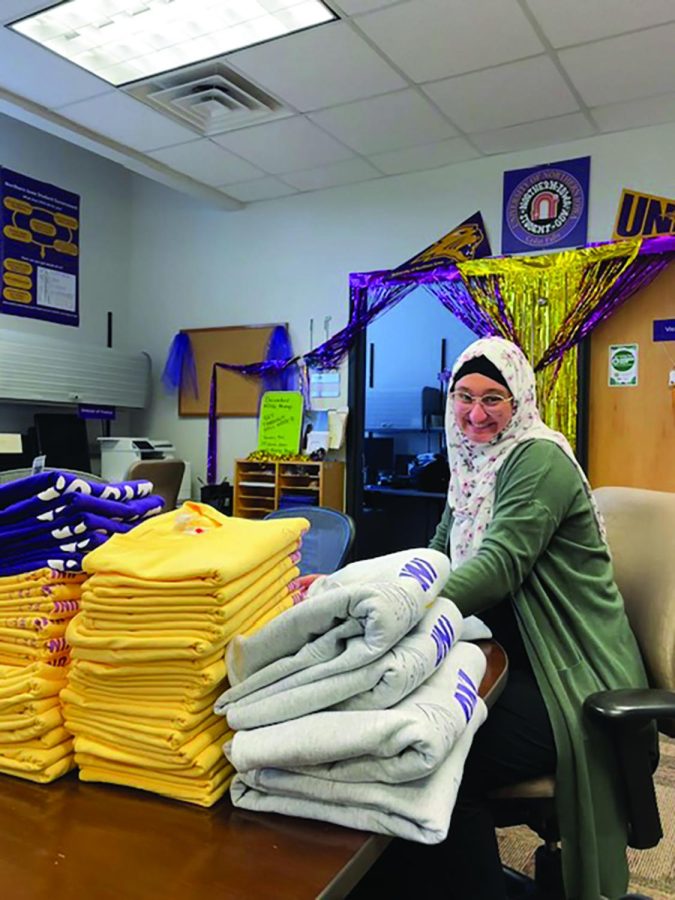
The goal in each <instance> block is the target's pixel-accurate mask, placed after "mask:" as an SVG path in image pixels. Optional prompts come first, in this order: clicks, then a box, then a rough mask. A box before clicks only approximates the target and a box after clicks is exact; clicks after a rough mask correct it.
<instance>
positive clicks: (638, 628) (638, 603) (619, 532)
mask: <svg viewBox="0 0 675 900" xmlns="http://www.w3.org/2000/svg"><path fill="white" fill-rule="evenodd" d="M593 494H594V496H595V499H596V501H597V503H598V506H599V508H600V512H601V513H602V515H603V517H604V519H605V525H606V527H607V539H608V542H609V546H610V550H611V551H612V561H613V564H614V577H615V578H616V583H617V584H618V586H619V590H620V591H621V594H622V596H623V598H624V602H625V604H626V613H627V615H628V619H629V621H630V624H631V627H632V629H633V631H634V632H635V636H636V638H637V641H638V644H639V645H640V650H641V652H642V656H643V659H644V661H645V665H646V666H647V670H648V672H649V675H650V680H651V683H652V685H653V686H654V687H658V688H665V689H667V690H671V691H672V690H675V552H674V551H673V536H674V535H675V494H672V493H665V492H661V491H648V490H643V489H641V488H629V487H602V488H597V489H596V490H595V491H593Z"/></svg>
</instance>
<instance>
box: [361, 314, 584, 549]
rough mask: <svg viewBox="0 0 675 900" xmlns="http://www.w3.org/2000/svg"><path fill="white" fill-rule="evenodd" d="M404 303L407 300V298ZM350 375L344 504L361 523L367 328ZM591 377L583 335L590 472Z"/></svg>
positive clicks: (580, 449)
mask: <svg viewBox="0 0 675 900" xmlns="http://www.w3.org/2000/svg"><path fill="white" fill-rule="evenodd" d="M404 302H405V301H404ZM348 362H349V375H348V382H347V385H348V387H347V403H348V406H349V417H348V419H347V446H346V453H345V459H346V464H347V471H346V493H345V507H346V510H347V512H348V513H349V515H350V516H351V517H352V518H353V519H354V521H355V522H358V518H359V513H360V511H361V508H362V506H363V471H362V460H363V446H364V433H365V422H366V329H365V328H364V329H362V330H361V331H360V332H359V333H358V335H357V336H356V340H355V341H354V344H353V346H352V348H351V350H350V351H349V357H348ZM590 377H591V339H590V336H589V337H586V338H584V340H583V341H581V343H580V344H579V345H578V348H577V411H576V419H577V449H576V456H577V459H578V461H579V465H580V466H581V468H582V469H583V470H584V472H588V437H589V413H590V410H589V408H588V398H589V395H590ZM358 537H359V533H358V528H357V531H356V548H357V550H358Z"/></svg>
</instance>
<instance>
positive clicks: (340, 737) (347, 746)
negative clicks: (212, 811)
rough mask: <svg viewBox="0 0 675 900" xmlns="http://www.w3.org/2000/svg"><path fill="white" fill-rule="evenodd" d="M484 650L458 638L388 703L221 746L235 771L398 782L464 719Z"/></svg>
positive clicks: (427, 764)
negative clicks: (423, 676) (425, 674)
mask: <svg viewBox="0 0 675 900" xmlns="http://www.w3.org/2000/svg"><path fill="white" fill-rule="evenodd" d="M485 667H486V660H485V656H484V654H483V652H482V650H480V648H478V647H476V646H475V645H474V644H468V643H464V642H462V641H460V642H459V643H457V644H456V645H455V646H454V647H453V649H452V650H451V651H450V652H449V653H448V654H447V655H446V657H445V659H444V660H443V662H442V663H441V665H439V667H438V669H437V670H436V671H435V672H434V674H433V675H432V676H431V677H430V678H429V679H428V680H427V681H425V682H424V683H423V684H421V685H420V686H419V687H417V688H416V689H415V690H414V691H413V692H412V693H411V694H409V695H408V696H407V697H406V698H405V699H404V700H401V701H400V702H399V703H398V704H397V705H396V706H394V707H392V708H391V709H384V710H354V711H350V710H346V711H336V712H330V711H329V712H319V713H313V714H312V715H309V716H303V717H302V718H299V719H294V720H292V721H289V722H281V723H279V724H277V725H267V726H265V727H264V728H254V729H252V730H251V731H238V732H237V733H236V734H235V735H234V738H233V739H232V740H231V741H230V742H228V743H227V744H226V745H225V748H224V749H225V753H226V755H227V757H228V759H229V760H230V762H231V763H232V765H233V766H234V767H235V769H237V771H239V772H247V771H249V770H251V769H260V768H262V767H266V768H269V767H273V768H276V769H287V770H292V771H295V772H300V773H304V774H308V775H309V774H311V775H312V776H313V777H314V778H315V779H318V778H326V779H330V780H335V781H349V782H368V781H379V782H386V783H392V784H395V783H399V782H404V781H413V780H416V779H419V778H422V777H424V776H426V775H429V774H430V773H431V772H433V771H435V770H436V769H437V768H438V767H439V766H440V765H441V763H442V762H443V760H444V759H445V758H446V756H447V755H448V753H449V752H450V750H451V749H452V747H453V746H454V744H455V743H456V741H457V740H458V738H459V736H460V735H461V734H462V732H463V731H464V729H465V728H466V726H467V724H468V722H469V721H470V720H471V718H472V716H473V714H474V711H475V709H476V706H477V705H478V687H479V685H480V682H481V679H482V677H483V675H484V673H485Z"/></svg>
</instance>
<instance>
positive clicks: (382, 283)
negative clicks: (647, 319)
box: [206, 236, 675, 484]
mask: <svg viewBox="0 0 675 900" xmlns="http://www.w3.org/2000/svg"><path fill="white" fill-rule="evenodd" d="M589 246H602V244H592V245H589ZM672 258H675V236H674V237H670V236H664V237H658V238H651V239H648V240H645V241H643V243H642V246H641V248H640V252H639V255H638V256H637V258H636V259H635V260H634V262H633V263H632V264H631V266H629V268H628V269H627V270H626V271H625V272H624V273H623V274H622V275H621V276H620V277H619V278H618V279H617V281H616V282H615V283H614V284H613V285H612V287H611V288H610V289H609V290H608V291H607V292H606V294H605V296H604V298H603V300H602V301H601V303H600V304H599V305H598V306H597V307H596V308H595V309H594V310H593V311H592V312H591V313H590V315H589V316H588V317H587V318H586V319H584V320H583V321H582V323H581V325H580V327H579V328H577V329H576V330H575V332H574V333H573V334H572V335H570V336H569V337H568V338H567V340H566V341H565V342H564V343H563V344H561V345H560V346H558V345H553V346H552V347H551V348H550V350H549V351H548V352H547V354H546V355H545V356H544V357H543V358H542V359H541V360H540V361H539V363H538V364H537V369H541V368H543V367H544V366H545V365H550V364H551V363H553V362H555V361H557V360H559V359H560V358H561V357H562V356H563V355H564V354H565V353H566V352H567V351H568V350H569V349H570V348H571V347H573V346H574V345H575V344H578V343H579V342H580V341H582V340H583V339H584V338H585V337H586V336H587V335H588V334H589V333H590V332H591V331H592V329H593V328H595V326H596V325H597V324H598V323H599V322H601V321H603V320H604V319H605V318H607V317H608V316H609V315H611V313H612V312H614V310H616V309H618V307H619V306H621V304H622V303H625V301H626V300H628V299H629V298H630V297H631V296H632V295H633V294H634V293H635V292H636V291H638V290H640V289H641V288H643V287H645V286H646V285H647V284H649V283H650V281H652V279H653V278H655V277H656V276H657V275H658V274H659V272H660V271H662V270H663V269H664V268H665V267H666V265H667V264H668V263H669V262H670V260H671V259H672ZM349 285H350V316H349V322H348V323H347V325H346V326H345V327H344V328H343V329H342V330H341V331H338V332H336V334H334V335H333V337H331V338H330V339H329V340H328V341H325V342H324V343H323V344H321V345H320V346H319V347H316V348H315V349H313V350H311V351H310V352H309V353H307V354H305V355H304V361H305V363H306V364H307V365H308V366H310V367H312V368H316V369H334V368H337V366H339V365H340V363H341V362H342V360H343V359H344V358H345V357H346V356H347V354H348V353H349V351H350V349H351V348H352V346H353V345H354V342H355V340H356V338H357V336H358V334H359V332H361V331H362V330H363V329H365V328H366V327H367V326H368V325H369V324H370V323H371V322H372V321H373V320H374V319H376V318H377V317H378V316H380V315H382V314H383V313H385V312H386V311H387V310H389V309H391V308H392V307H394V306H395V305H396V304H397V303H399V302H400V301H401V300H402V299H403V298H404V297H405V296H407V294H409V293H410V292H411V291H413V290H415V289H416V288H418V287H424V288H426V290H428V291H429V292H430V293H431V294H433V295H434V296H435V297H437V298H438V299H439V300H440V302H441V303H442V304H443V306H445V308H446V309H448V310H449V311H450V312H451V313H453V314H454V315H455V316H457V318H458V319H460V321H461V322H463V323H464V324H465V325H466V326H467V327H468V328H470V329H471V330H472V331H473V332H474V333H475V334H477V335H478V336H481V337H482V336H488V335H491V334H498V333H499V330H498V329H497V328H496V326H495V325H494V323H493V322H492V319H491V318H490V317H489V315H488V314H487V313H486V312H484V311H483V310H482V309H481V308H480V307H478V306H477V304H476V303H475V301H474V300H473V298H472V296H471V293H470V292H469V289H468V288H467V286H466V285H465V284H464V282H463V281H462V278H461V276H460V274H459V270H458V269H457V267H456V266H454V265H442V266H438V267H437V268H435V269H433V270H431V271H429V272H422V273H417V274H415V275H408V276H405V277H395V276H394V274H393V273H392V272H389V271H378V272H365V273H363V272H362V273H354V274H352V275H350V278H349ZM496 301H497V305H498V307H499V308H500V309H502V310H503V298H501V296H497V298H496ZM299 359H300V357H291V358H287V359H269V360H266V361H265V362H260V363H251V364H249V365H231V364H228V363H216V364H215V365H214V367H213V372H212V375H211V394H210V401H209V432H208V458H207V468H206V473H207V480H208V483H209V484H213V483H214V481H215V479H216V466H217V444H218V438H217V418H216V408H217V387H216V377H215V375H216V371H217V369H218V368H222V369H228V370H230V371H233V372H239V373H240V374H242V375H252V376H257V377H261V376H262V377H279V376H280V375H281V374H282V373H283V372H285V370H286V369H287V368H288V367H293V368H294V367H295V363H297V362H298V361H299Z"/></svg>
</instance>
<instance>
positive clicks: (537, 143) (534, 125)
mask: <svg viewBox="0 0 675 900" xmlns="http://www.w3.org/2000/svg"><path fill="white" fill-rule="evenodd" d="M592 134H595V129H594V128H593V126H592V125H591V124H590V123H589V122H588V121H587V119H586V117H585V116H584V115H583V113H573V114H572V115H571V116H558V117H557V118H555V119H542V120H541V121H540V122H529V123H528V124H527V125H515V126H512V127H511V128H498V129H496V130H495V131H486V132H485V133H484V134H474V135H472V136H471V140H472V141H473V142H474V143H475V144H476V146H477V147H479V149H480V150H482V151H483V153H509V152H510V151H512V150H527V149H528V148H530V147H546V146H548V145H549V144H562V143H564V142H565V141H574V140H576V139H577V138H583V137H588V136H590V135H592Z"/></svg>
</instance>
